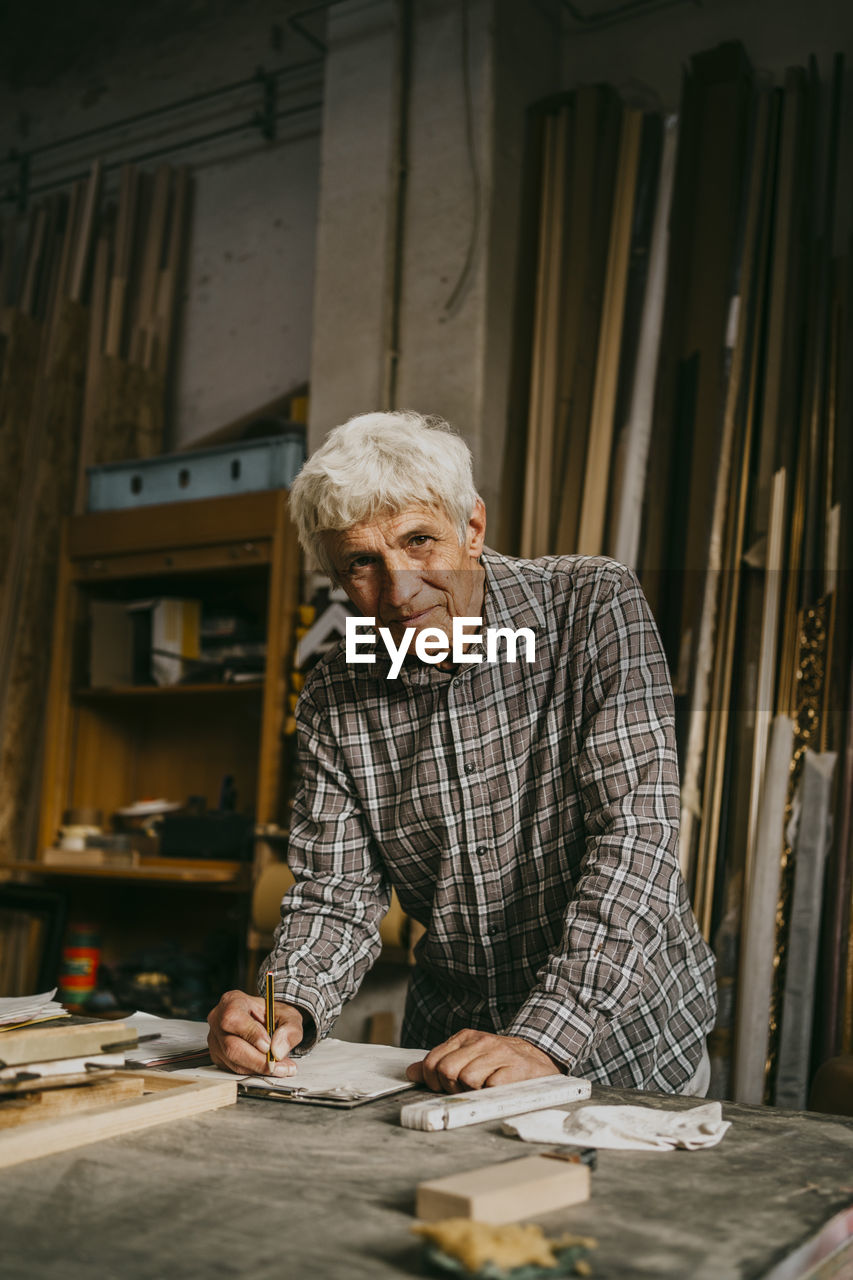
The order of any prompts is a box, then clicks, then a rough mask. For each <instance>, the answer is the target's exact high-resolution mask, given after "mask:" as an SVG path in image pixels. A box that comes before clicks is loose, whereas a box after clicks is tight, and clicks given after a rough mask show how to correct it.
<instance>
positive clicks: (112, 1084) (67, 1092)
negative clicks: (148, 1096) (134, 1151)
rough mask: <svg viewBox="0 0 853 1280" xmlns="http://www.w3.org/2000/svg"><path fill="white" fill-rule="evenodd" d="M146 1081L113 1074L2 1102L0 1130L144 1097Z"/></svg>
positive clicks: (0, 1106) (5, 1099) (135, 1077)
mask: <svg viewBox="0 0 853 1280" xmlns="http://www.w3.org/2000/svg"><path fill="white" fill-rule="evenodd" d="M143 1087H144V1081H143V1080H142V1079H141V1077H139V1076H131V1075H110V1076H109V1078H107V1079H103V1078H102V1077H98V1078H97V1079H96V1080H91V1081H90V1082H89V1083H86V1084H81V1085H79V1086H76V1085H70V1086H68V1085H66V1087H65V1088H62V1087H58V1088H53V1089H42V1090H38V1091H36V1092H33V1093H28V1094H23V1095H22V1096H19V1097H15V1098H4V1099H3V1100H2V1102H0V1131H2V1130H4V1129H16V1128H17V1127H18V1126H19V1125H24V1124H33V1123H34V1122H37V1121H41V1120H53V1119H54V1118H55V1117H56V1116H64V1115H67V1114H68V1113H69V1111H74V1112H80V1111H91V1110H92V1109H93V1108H94V1107H103V1106H107V1105H109V1104H112V1103H114V1102H120V1101H124V1100H125V1099H126V1098H138V1097H141V1096H142V1091H143Z"/></svg>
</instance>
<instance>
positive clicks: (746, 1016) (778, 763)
mask: <svg viewBox="0 0 853 1280" xmlns="http://www.w3.org/2000/svg"><path fill="white" fill-rule="evenodd" d="M793 747H794V725H793V722H792V721H791V720H789V719H788V717H787V716H777V717H776V719H775V720H774V721H773V733H772V735H771V739H770V750H769V752H768V756H767V767H766V768H765V770H764V779H763V786H762V790H761V806H760V810H759V813H758V821H757V824H756V829H757V840H756V847H755V854H754V857H753V864H752V873H751V875H750V878H749V882H748V886H747V895H746V907H745V910H744V916H743V931H742V935H741V948H740V976H739V981H738V998H737V1027H736V1035H735V1053H734V1096H735V1101H736V1102H751V1103H761V1102H763V1100H764V1069H765V1064H766V1062H767V1048H768V1039H769V1018H770V998H771V995H772V992H773V972H774V970H773V957H774V953H775V949H776V904H777V901H778V898H779V882H780V878H781V871H782V843H783V838H784V824H785V803H786V800H787V795H788V779H789V774H790V768H791V755H792V753H793Z"/></svg>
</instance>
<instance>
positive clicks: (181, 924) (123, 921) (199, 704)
mask: <svg viewBox="0 0 853 1280" xmlns="http://www.w3.org/2000/svg"><path fill="white" fill-rule="evenodd" d="M286 504H287V494H286V492H285V491H274V492H267V493H255V494H246V495H240V496H236V497H227V498H220V499H211V500H203V501H195V502H187V503H174V504H170V505H168V506H159V507H147V508H140V509H136V510H132V511H116V512H100V513H95V514H89V515H83V516H75V517H73V518H72V519H71V520H69V521H68V523H67V525H66V529H65V535H64V548H63V555H62V563H61V569H60V578H59V586H58V598H57V605H56V621H55V631H54V643H53V658H52V665H51V673H50V692H49V701H48V713H47V726H46V728H47V733H46V750H45V760H44V773H43V784H42V803H41V818H40V829H39V837H38V850H39V853H38V861H37V862H36V863H35V864H28V866H27V870H28V872H36V873H37V874H38V875H39V876H40V877H41V876H43V877H50V878H51V879H56V880H58V881H61V882H62V883H63V885H64V886H65V887H66V889H67V892H68V894H69V900H70V910H71V912H72V914H75V913H76V914H78V915H79V914H81V913H82V915H83V916H84V918H87V919H89V918H93V919H94V922H95V923H96V924H97V925H98V927H99V928H100V929H101V931H102V934H103V945H104V958H105V959H113V960H114V959H115V958H116V957H118V956H119V955H121V953H122V952H126V950H127V948H128V945H129V944H131V943H132V942H134V941H139V940H140V939H144V938H146V937H148V936H151V937H156V935H157V932H158V929H159V928H160V924H161V923H163V922H168V923H169V925H170V926H174V927H175V928H176V929H177V931H178V934H180V933H181V932H183V933H185V934H186V935H187V937H189V936H190V935H192V936H198V935H199V933H200V931H202V930H203V929H204V928H205V925H206V924H207V923H209V922H211V921H212V922H214V923H215V921H216V919H217V916H222V915H223V914H227V915H228V917H229V919H230V920H231V921H232V923H233V921H234V920H235V919H237V918H238V917H239V918H240V919H241V921H242V924H241V928H242V931H243V939H244V941H245V945H246V946H248V947H249V948H250V949H252V950H253V951H256V950H257V949H258V948H259V947H260V946H261V945H262V943H263V941H264V940H263V939H261V938H259V937H257V936H256V935H253V934H252V933H251V930H250V927H249V919H248V904H249V897H250V891H251V887H252V883H253V881H254V880H255V879H256V878H257V876H258V875H259V873H260V871H261V870H262V868H263V866H264V865H265V864H266V863H267V862H269V861H272V860H274V859H276V858H277V857H281V856H282V855H283V852H284V837H285V835H286V832H285V831H284V830H283V826H284V823H285V820H286V814H285V809H286V799H287V790H288V781H287V777H286V765H285V755H284V727H285V721H286V717H287V715H288V712H289V708H288V672H289V667H290V663H291V661H292V650H293V628H294V625H295V614H296V606H297V602H298V575H299V556H298V547H297V541H296V534H295V530H294V528H293V526H292V525H291V523H290V521H289V518H288V515H287V505H286ZM161 597H179V598H181V597H182V598H191V599H197V600H201V601H202V602H203V604H204V605H208V606H214V607H216V608H219V609H225V610H227V609H228V608H229V607H233V608H236V609H239V610H241V611H242V612H243V613H244V614H245V615H248V616H250V617H252V618H254V619H255V621H256V623H257V625H258V626H259V627H260V629H261V630H262V633H263V635H264V636H265V640H266V664H265V669H264V674H263V677H262V678H258V679H257V680H255V681H254V682H250V683H245V684H234V683H225V682H221V681H211V680H210V679H202V680H201V681H200V682H197V683H194V682H193V681H192V679H191V678H190V679H187V680H186V681H185V682H182V683H180V684H175V685H168V686H163V687H158V686H155V685H145V684H139V685H133V684H131V685H122V686H119V687H116V686H112V687H100V688H99V687H93V686H92V684H91V682H90V679H89V637H90V624H91V617H92V604H93V602H94V601H106V600H111V601H126V602H130V601H139V600H144V599H146V598H150V599H156V598H161ZM226 775H228V776H230V778H232V779H233V785H234V787H235V788H236V795H237V804H236V807H237V809H238V811H242V812H247V813H251V815H252V817H253V819H254V832H255V839H254V843H253V847H251V848H249V849H247V857H246V858H245V859H244V860H237V859H235V860H233V861H221V860H218V859H217V860H199V859H196V858H184V857H181V856H180V855H179V856H175V857H168V858H167V857H142V858H141V859H140V860H138V865H136V866H82V865H81V866H77V867H75V866H69V865H62V866H50V865H48V864H47V863H46V862H45V860H44V851H45V850H46V849H48V848H49V847H51V846H53V845H54V844H55V842H56V837H57V831H58V829H59V827H60V825H61V823H62V818H63V814H64V813H65V811H66V810H68V809H79V808H89V809H92V808H93V809H99V810H101V811H102V812H103V814H104V817H105V820H108V818H109V815H111V814H113V813H114V812H115V811H116V810H117V809H119V808H121V807H123V806H126V805H128V804H130V803H132V802H133V801H135V800H138V799H140V798H142V797H160V796H164V797H168V798H169V799H172V800H178V801H183V800H185V799H186V797H188V796H201V797H204V798H205V799H206V801H207V804H208V806H209V807H210V808H216V807H217V804H218V798H219V792H220V787H221V785H222V780H223V778H224V777H225V776H226ZM250 843H251V842H250ZM224 895H230V897H229V898H227V899H226V898H225V897H224ZM226 900H227V901H228V903H229V906H228V908H227V911H226V909H225V907H224V906H223V903H224V902H226ZM247 930H248V933H247ZM247 977H248V980H249V982H250V983H251V981H252V978H251V977H250V976H248V975H247V966H246V952H245V950H244V951H243V956H242V963H241V964H240V965H238V971H237V972H235V973H234V975H233V981H234V982H238V981H239V982H242V983H243V984H245V982H246V980H247Z"/></svg>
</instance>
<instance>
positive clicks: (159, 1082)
mask: <svg viewBox="0 0 853 1280" xmlns="http://www.w3.org/2000/svg"><path fill="white" fill-rule="evenodd" d="M131 1074H136V1073H131ZM138 1074H139V1075H140V1076H141V1078H142V1081H143V1088H144V1089H145V1092H144V1093H143V1095H142V1096H141V1097H137V1098H130V1099H128V1100H127V1101H123V1102H119V1103H114V1104H112V1105H110V1106H104V1107H98V1108H95V1109H94V1110H91V1111H90V1110H86V1111H83V1112H81V1113H80V1114H72V1115H66V1116H60V1117H56V1118H53V1119H50V1120H46V1121H37V1122H33V1123H30V1124H26V1125H20V1126H19V1127H18V1128H15V1129H12V1130H11V1131H9V1132H6V1133H0V1168H8V1167H9V1166H11V1165H16V1164H21V1163H23V1162H24V1161H26V1160H37V1159H39V1158H40V1157H41V1156H46V1155H55V1154H56V1153H57V1152H59V1151H70V1150H73V1149H75V1148H77V1147H82V1146H87V1145H88V1144H90V1143H93V1142H101V1141H103V1140H104V1139H105V1138H114V1137H117V1136H118V1135H119V1134H123V1133H137V1132H139V1130H141V1129H148V1128H150V1127H151V1126H152V1125H157V1124H164V1123H168V1122H170V1121H174V1120H183V1119H186V1118H188V1117H189V1116H194V1115H199V1114H201V1113H202V1112H204V1111H213V1110H216V1109H217V1108H219V1107H228V1106H231V1105H232V1104H233V1103H234V1102H236V1101H237V1079H236V1077H234V1078H233V1079H228V1078H225V1077H223V1079H222V1080H216V1079H207V1080H197V1081H192V1082H190V1083H187V1081H186V1080H182V1079H176V1078H175V1077H174V1076H169V1075H166V1074H165V1073H158V1072H141V1073H138Z"/></svg>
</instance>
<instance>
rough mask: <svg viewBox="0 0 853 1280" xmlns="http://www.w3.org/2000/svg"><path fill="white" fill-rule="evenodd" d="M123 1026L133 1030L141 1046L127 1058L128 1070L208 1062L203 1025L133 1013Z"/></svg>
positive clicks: (205, 1034)
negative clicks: (137, 1035) (136, 1033)
mask: <svg viewBox="0 0 853 1280" xmlns="http://www.w3.org/2000/svg"><path fill="white" fill-rule="evenodd" d="M123 1022H124V1024H125V1026H127V1027H135V1028H136V1030H137V1032H138V1033H139V1038H140V1040H141V1041H143V1042H145V1041H146V1039H148V1040H150V1043H142V1044H140V1045H139V1046H138V1047H137V1048H136V1049H134V1050H133V1051H132V1052H131V1053H130V1054H129V1055H128V1063H129V1065H131V1066H141V1067H169V1066H178V1065H183V1064H185V1063H186V1064H189V1065H192V1064H194V1063H202V1062H209V1061H210V1055H209V1053H208V1051H207V1032H208V1026H207V1023H206V1022H191V1021H189V1020H186V1019H181V1018H158V1017H156V1015H155V1014H153V1013H134V1014H133V1015H132V1016H131V1017H129V1018H124V1019H123Z"/></svg>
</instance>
